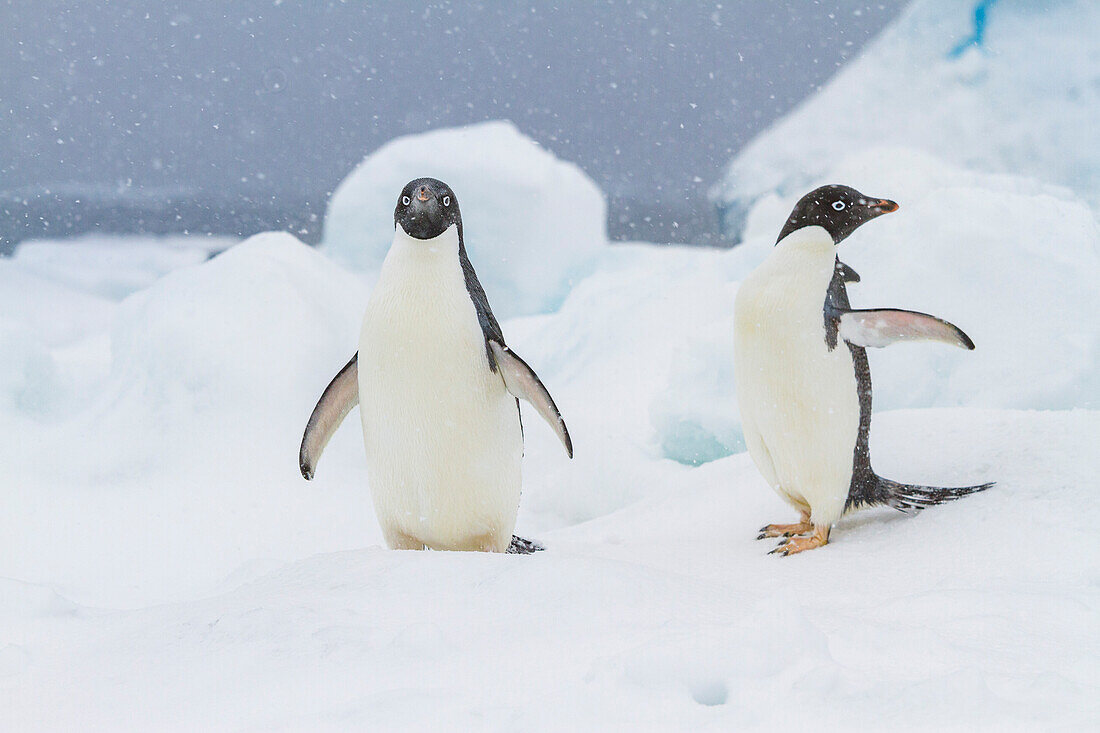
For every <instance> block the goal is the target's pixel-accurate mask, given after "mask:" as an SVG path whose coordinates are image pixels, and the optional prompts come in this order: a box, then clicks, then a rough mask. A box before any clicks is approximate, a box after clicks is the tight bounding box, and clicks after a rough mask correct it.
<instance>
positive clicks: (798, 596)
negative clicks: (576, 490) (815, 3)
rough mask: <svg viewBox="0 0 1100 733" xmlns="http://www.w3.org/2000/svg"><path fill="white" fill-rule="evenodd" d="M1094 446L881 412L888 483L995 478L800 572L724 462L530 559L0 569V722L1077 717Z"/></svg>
mask: <svg viewBox="0 0 1100 733" xmlns="http://www.w3.org/2000/svg"><path fill="white" fill-rule="evenodd" d="M1097 438H1100V415H1098V414H1097V413H1096V412H1089V411H1083V410H1077V411H1072V412H1018V411H978V410H921V411H913V412H900V413H890V414H887V415H882V416H880V417H879V419H878V420H877V425H876V431H875V442H874V447H873V450H874V451H875V453H876V455H878V456H880V463H881V469H882V470H883V471H885V472H888V474H889V475H897V476H899V477H903V478H918V477H919V478H921V479H922V480H931V481H938V482H944V483H953V482H973V481H979V480H983V479H985V478H990V477H994V476H995V477H996V478H997V479H999V481H1000V483H999V484H998V486H997V487H996V488H995V489H994V490H992V491H991V492H990V493H987V494H984V495H981V496H976V497H971V498H969V499H967V500H965V501H961V502H959V503H957V504H955V505H951V506H948V507H942V508H937V509H932V510H929V511H926V512H924V513H923V514H920V515H918V516H915V517H906V516H902V515H899V514H893V513H884V512H875V513H868V514H865V515H859V516H857V517H854V518H850V519H846V520H843V521H842V522H841V523H840V525H839V526H838V528H837V530H836V539H835V542H834V543H833V544H831V545H830V546H829V547H828V548H826V549H825V550H821V551H816V552H814V553H811V554H809V555H806V556H804V557H799V558H797V561H795V559H793V558H792V559H787V560H779V559H777V558H775V557H768V556H766V555H764V551H765V550H766V549H767V545H766V544H765V543H763V542H753V541H752V539H751V538H752V537H753V536H754V535H755V530H756V529H757V527H758V526H759V525H760V524H762V523H764V522H765V521H768V520H773V519H775V520H781V519H783V518H785V517H787V516H788V515H789V513H790V512H789V509H788V508H786V507H785V506H784V505H782V504H781V503H780V501H779V500H778V499H777V498H776V497H775V495H774V494H772V492H771V491H770V490H768V489H767V487H766V486H765V485H764V484H763V482H762V481H761V479H760V478H759V476H758V475H757V474H756V472H755V469H754V468H753V467H752V465H751V463H750V462H749V460H748V458H747V456H746V455H744V454H741V455H738V456H734V457H730V458H727V459H724V460H721V461H717V462H714V463H710V464H708V465H707V466H705V467H703V468H700V469H687V468H679V469H677V470H676V471H675V472H674V475H675V480H674V481H669V482H668V484H667V485H666V486H664V487H662V490H661V491H660V492H659V493H656V494H654V495H653V496H651V497H649V498H647V499H645V500H643V501H641V502H637V503H635V504H633V505H631V506H629V507H626V508H624V509H621V510H619V511H617V512H612V513H610V514H608V515H607V516H605V517H602V518H601V519H599V520H597V521H593V522H589V523H587V524H582V525H577V526H573V527H569V528H565V529H562V530H560V531H556V532H547V533H544V534H542V535H541V539H543V540H544V541H545V542H547V544H548V545H549V547H550V550H548V551H547V552H545V553H542V554H538V555H534V556H530V557H517V556H487V555H478V554H466V553H463V554H451V553H411V552H390V551H386V550H384V549H381V548H379V547H369V546H362V545H361V546H360V547H358V548H356V549H347V550H344V551H340V552H331V553H323V554H313V555H309V556H305V557H303V558H302V559H299V560H295V561H291V562H286V563H278V564H275V565H273V566H272V567H270V568H268V569H266V571H265V572H262V573H258V574H257V576H256V577H254V578H249V579H247V580H243V579H242V580H241V581H240V582H238V583H236V584H235V587H233V588H232V589H231V590H227V591H224V592H222V593H217V594H215V595H212V596H210V597H200V598H195V599H193V600H188V601H185V602H179V603H172V604H166V605H158V606H151V607H148V608H143V609H139V610H134V611H109V610H103V609H95V608H88V607H84V606H80V605H76V604H72V603H69V602H67V601H65V600H64V599H63V598H60V597H58V596H57V595H56V594H53V593H51V592H50V591H48V590H47V589H44V588H40V587H35V586H28V585H27V584H24V583H18V582H15V581H5V582H4V583H3V584H0V616H2V617H3V618H4V620H5V624H4V628H5V631H4V636H5V637H6V639H5V642H6V644H5V645H4V646H3V647H2V649H0V669H2V671H3V673H4V676H3V677H0V686H3V688H4V689H5V692H6V693H7V695H6V698H7V700H8V702H7V703H5V706H4V710H3V712H2V713H0V720H2V721H6V723H5V724H6V726H7V727H13V728H26V727H34V728H36V729H63V728H67V727H68V728H71V727H74V726H75V727H79V728H81V729H84V730H96V729H104V730H105V729H112V728H118V727H120V726H123V727H127V728H134V729H148V728H164V727H168V728H172V729H179V730H188V729H192V730H193V729H196V728H210V727H215V728H219V729H239V728H249V729H265V730H267V729H291V730H294V729H311V730H317V729H332V730H339V729H346V728H362V727H364V726H370V727H372V728H376V729H377V728H384V729H410V728H412V729H421V728H427V727H442V728H447V729H454V728H458V729H470V728H478V729H505V728H508V729H516V728H520V729H535V730H545V729H558V730H570V729H572V730H575V729H578V728H588V727H593V726H595V727H611V728H618V727H627V726H631V727H642V728H648V729H667V730H695V729H698V728H699V727H703V726H708V727H715V728H719V729H729V728H757V729H759V728H765V727H769V728H770V727H773V726H774V720H775V718H776V716H777V715H779V716H781V717H782V719H783V721H784V723H785V724H787V725H792V726H807V725H814V726H818V727H821V726H823V727H825V728H826V729H833V728H839V727H851V726H858V727H891V728H943V727H950V728H971V727H980V728H998V727H1009V728H1018V727H1055V726H1056V727H1074V726H1084V727H1087V726H1088V725H1089V724H1090V723H1095V720H1096V716H1097V714H1098V712H1100V711H1098V710H1097V702H1096V701H1097V699H1100V698H1098V697H1097V695H1096V693H1097V672H1098V671H1100V670H1098V668H1097V661H1096V660H1097V654H1096V652H1097V649H1096V635H1095V607H1096V603H1097V601H1098V600H1100V599H1098V597H1097V596H1098V594H1097V591H1096V586H1095V583H1094V582H1093V581H1094V579H1095V575H1096V569H1097V567H1096V559H1095V558H1096V555H1095V553H1090V552H1088V548H1089V547H1091V546H1092V542H1091V537H1092V536H1093V530H1092V527H1091V520H1090V517H1091V516H1092V515H1093V514H1094V513H1095V511H1096V510H1097V509H1100V507H1098V506H1097V498H1096V497H1097V494H1096V491H1095V478H1094V476H1095V471H1096V468H1097V464H1096V458H1095V451H1094V447H1095V445H1096V440H1097ZM1037 509H1038V510H1040V511H1037ZM318 511H324V512H326V513H331V514H332V515H335V512H334V511H333V509H332V508H331V507H330V508H327V509H326V508H323V507H318ZM250 519H251V518H242V522H241V523H242V524H244V523H245V522H247V521H249V520H250ZM364 544H365V543H364ZM1082 550H1084V553H1083V554H1082V552H1081V551H1082ZM1067 554H1068V557H1067ZM930 701H934V702H933V703H930Z"/></svg>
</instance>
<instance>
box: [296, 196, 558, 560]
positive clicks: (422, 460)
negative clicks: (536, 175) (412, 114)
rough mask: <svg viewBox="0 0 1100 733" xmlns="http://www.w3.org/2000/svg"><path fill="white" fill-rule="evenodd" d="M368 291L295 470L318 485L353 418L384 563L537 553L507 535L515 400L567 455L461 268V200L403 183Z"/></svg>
mask: <svg viewBox="0 0 1100 733" xmlns="http://www.w3.org/2000/svg"><path fill="white" fill-rule="evenodd" d="M393 219H394V237H393V243H392V244H391V245H390V249H389V253H388V254H387V255H386V259H385V261H384V262H383V264H382V269H381V271H380V273H379V276H378V282H377V283H376V284H375V286H374V290H373V291H372V293H371V296H370V300H369V302H368V304H367V308H366V313H365V314H364V316H363V326H362V330H361V331H360V336H359V350H358V352H356V355H355V356H353V357H352V359H351V361H349V362H348V363H347V365H346V366H345V367H344V368H343V369H342V370H341V371H340V372H339V373H338V374H337V375H336V377H335V378H334V379H333V380H332V382H331V383H330V384H329V386H328V387H327V388H326V389H325V391H324V393H323V394H322V395H321V399H320V400H319V401H318V403H317V406H316V407H315V408H314V410H313V414H312V415H311V416H310V418H309V422H308V424H307V425H306V429H305V434H304V435H303V437H302V446H301V450H300V451H299V456H298V461H299V466H300V468H301V471H302V476H304V477H305V478H306V479H307V480H309V479H312V478H313V474H314V471H315V470H316V466H317V461H318V460H319V459H320V457H321V453H322V451H323V450H324V448H325V445H326V444H327V443H328V441H329V439H330V438H331V437H332V434H333V433H334V432H335V431H336V429H337V428H338V427H339V426H340V423H341V422H342V421H343V419H344V418H345V417H346V416H347V414H348V412H350V411H351V409H352V408H353V407H355V405H356V404H358V405H359V411H360V416H361V418H362V424H363V443H364V448H365V450H366V454H367V476H368V479H369V482H370V491H371V497H372V499H373V501H374V508H375V513H376V514H377V516H378V521H379V523H380V524H381V526H382V532H383V534H384V536H385V539H386V544H387V545H388V546H389V547H390V548H392V549H412V550H422V549H425V548H430V549H435V550H480V551H489V552H512V553H519V554H527V553H530V552H534V551H536V550H540V549H542V548H541V547H540V546H539V545H538V544H536V543H534V542H531V541H530V540H525V539H522V538H520V537H515V536H513V535H512V530H513V528H514V527H515V523H516V513H517V511H518V510H519V497H520V484H521V459H522V457H523V426H522V423H521V418H520V409H519V400H521V399H522V400H524V401H526V402H528V403H529V404H530V405H531V406H532V407H534V408H535V411H536V412H538V413H539V415H541V416H542V417H543V419H545V420H546V422H547V423H548V424H549V425H550V427H551V428H552V429H553V430H554V431H555V433H556V434H557V436H558V438H559V439H560V440H561V442H562V445H563V446H564V447H565V451H566V453H567V454H568V455H569V457H570V458H572V457H573V445H572V442H571V441H570V438H569V432H568V430H567V429H566V427H565V421H564V420H562V417H561V414H560V413H559V412H558V408H557V406H556V405H555V404H554V400H553V398H551V396H550V393H549V392H548V391H547V390H546V388H545V387H544V386H543V384H542V382H541V381H540V380H539V378H538V376H537V375H536V374H535V372H534V371H533V370H532V369H531V368H530V367H529V366H527V364H526V363H525V362H524V361H523V360H522V359H521V358H519V356H517V355H516V354H515V353H514V352H512V351H511V349H509V348H508V346H507V345H506V344H505V341H504V334H503V333H502V332H501V329H500V324H499V323H497V319H496V318H495V317H494V316H493V311H492V309H491V308H490V307H489V300H488V298H487V297H486V296H485V291H484V289H482V287H481V283H480V282H479V281H478V279H477V274H476V273H475V272H474V268H473V265H472V264H471V263H470V259H469V257H468V256H467V254H466V246H465V242H464V240H463V231H462V216H461V214H460V213H459V208H458V199H457V198H456V197H455V194H454V192H453V191H452V190H451V188H450V186H448V185H447V184H445V183H443V182H442V181H438V180H436V179H434V178H418V179H416V180H414V181H410V182H409V183H408V184H407V185H406V186H405V188H404V189H403V190H402V191H401V194H400V196H398V200H397V207H396V208H395V209H394V215H393Z"/></svg>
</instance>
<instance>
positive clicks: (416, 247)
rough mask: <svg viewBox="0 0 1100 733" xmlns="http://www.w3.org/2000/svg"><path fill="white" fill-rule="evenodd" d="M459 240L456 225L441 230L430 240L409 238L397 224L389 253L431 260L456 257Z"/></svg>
mask: <svg viewBox="0 0 1100 733" xmlns="http://www.w3.org/2000/svg"><path fill="white" fill-rule="evenodd" d="M459 244H460V238H459V236H458V225H457V224H452V225H450V226H449V227H447V228H446V229H444V230H443V233H442V234H440V235H439V236H437V237H432V238H431V239H417V238H416V237H413V236H410V235H409V234H408V233H406V232H405V230H404V229H402V228H401V225H400V224H398V225H397V227H396V230H395V231H394V233H393V243H392V244H391V245H390V252H391V253H393V252H395V251H396V252H399V253H400V254H401V256H402V257H411V258H422V259H433V258H438V257H443V258H447V259H449V258H450V257H451V256H454V257H458V250H459Z"/></svg>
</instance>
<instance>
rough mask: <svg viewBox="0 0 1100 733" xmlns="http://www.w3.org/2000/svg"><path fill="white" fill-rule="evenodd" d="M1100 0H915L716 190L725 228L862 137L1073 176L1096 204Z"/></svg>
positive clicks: (985, 164) (1099, 202)
mask: <svg viewBox="0 0 1100 733" xmlns="http://www.w3.org/2000/svg"><path fill="white" fill-rule="evenodd" d="M1097 28H1100V3H1096V2H1092V1H1091V0H1052V1H1051V2H1043V3H1033V2H1029V1H1028V0H1000V1H999V2H996V1H995V0H972V1H971V2H958V1H957V0H917V2H914V3H913V4H912V5H911V6H910V7H909V8H908V9H907V10H906V11H905V13H904V14H903V15H902V16H901V18H900V19H899V20H897V21H896V22H895V23H894V24H893V25H892V26H891V27H890V28H888V29H887V30H886V31H884V32H883V33H882V35H881V36H880V37H879V38H878V39H877V40H876V41H875V42H874V43H873V44H872V45H870V46H869V47H868V48H867V50H866V51H864V53H863V54H862V55H861V56H860V58H859V59H857V60H856V61H854V62H853V63H850V64H848V65H847V66H845V67H844V69H843V70H841V71H840V72H839V73H838V74H837V76H836V78H834V79H833V80H832V81H831V82H829V84H828V85H826V86H825V87H824V88H823V89H822V90H821V91H820V92H819V93H818V94H816V95H815V96H813V97H812V98H811V99H809V100H808V101H807V102H805V103H803V104H802V105H800V106H799V107H798V108H797V109H795V110H794V111H793V112H792V113H790V114H789V115H788V116H787V117H786V118H785V119H784V120H782V121H781V122H780V123H778V124H776V125H773V126H772V127H771V128H769V129H768V130H767V131H766V132H765V133H763V134H762V135H760V136H758V137H757V138H756V139H755V140H753V142H752V143H751V144H749V145H748V146H747V147H746V148H745V149H744V150H743V151H742V152H741V153H739V154H738V155H737V157H736V158H735V159H734V160H733V162H732V163H731V164H730V166H729V169H728V171H727V173H726V175H725V178H724V180H723V181H722V182H721V183H720V184H718V185H717V186H716V187H715V188H714V189H713V190H712V192H711V196H712V198H713V199H714V200H715V201H716V202H717V204H718V206H719V209H720V211H721V212H722V215H723V221H724V228H725V230H726V231H727V232H728V233H729V234H730V235H731V236H737V235H738V234H740V233H741V231H742V229H743V228H744V225H745V219H746V216H747V214H748V211H749V208H750V207H751V205H752V204H753V202H755V201H757V200H758V199H760V198H761V197H763V196H766V195H767V194H769V193H773V192H776V193H779V194H781V195H783V196H792V195H795V194H796V193H798V192H800V191H802V189H806V188H807V187H808V185H809V183H810V182H812V181H814V180H818V179H819V178H820V177H821V176H822V174H823V173H825V172H826V171H828V170H830V169H831V168H833V167H835V166H836V165H838V164H839V163H840V162H841V161H843V160H844V159H845V158H847V157H849V156H851V155H852V154H854V153H856V152H858V151H860V150H861V149H864V148H866V147H867V146H868V145H888V146H902V147H909V148H915V149H918V150H923V151H925V152H928V153H931V154H933V155H935V156H936V157H939V158H942V159H945V160H947V161H948V162H951V163H955V164H957V165H963V166H966V167H970V168H974V169H978V170H985V171H990V172H999V173H1015V174H1021V175H1025V176H1030V177H1034V178H1037V179H1039V180H1043V181H1047V182H1050V183H1055V184H1059V185H1063V186H1068V187H1070V188H1073V189H1074V190H1076V191H1078V192H1079V193H1080V195H1082V196H1083V197H1085V198H1086V200H1087V201H1088V202H1089V203H1090V204H1091V205H1092V206H1093V207H1094V208H1097V209H1100V145H1097V144H1096V118H1097V115H1098V114H1100V44H1098V43H1097V42H1096V32H1097V31H1096V29H1097Z"/></svg>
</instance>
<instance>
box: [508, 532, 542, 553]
mask: <svg viewBox="0 0 1100 733" xmlns="http://www.w3.org/2000/svg"><path fill="white" fill-rule="evenodd" d="M545 549H546V548H545V547H543V546H542V545H540V544H539V543H538V542H535V541H534V540H525V539H523V538H522V537H517V536H516V535H512V544H510V545H509V546H508V550H507V552H508V554H509V555H530V554H531V553H534V552H542V551H543V550H545Z"/></svg>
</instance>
